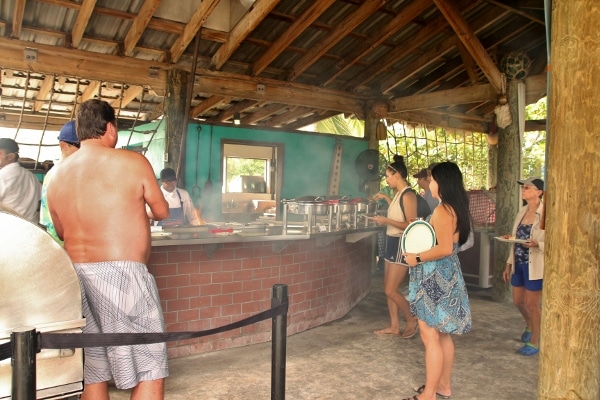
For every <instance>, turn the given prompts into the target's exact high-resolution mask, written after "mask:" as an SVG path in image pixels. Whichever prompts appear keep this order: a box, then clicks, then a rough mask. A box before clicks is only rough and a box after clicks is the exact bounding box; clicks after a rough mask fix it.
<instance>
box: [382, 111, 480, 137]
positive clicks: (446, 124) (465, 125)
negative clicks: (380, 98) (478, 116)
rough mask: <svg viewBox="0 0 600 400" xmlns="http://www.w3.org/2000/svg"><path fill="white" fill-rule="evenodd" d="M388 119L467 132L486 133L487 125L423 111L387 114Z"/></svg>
mask: <svg viewBox="0 0 600 400" xmlns="http://www.w3.org/2000/svg"><path fill="white" fill-rule="evenodd" d="M388 117H389V118H393V119H397V120H399V121H406V122H412V123H416V124H423V125H433V126H438V127H442V128H447V129H458V130H463V131H469V132H481V133H487V132H488V131H489V124H488V123H487V122H469V121H465V120H464V119H463V118H462V116H454V115H451V114H437V113H432V112H428V111H426V110H423V111H404V112H393V113H389V114H388Z"/></svg>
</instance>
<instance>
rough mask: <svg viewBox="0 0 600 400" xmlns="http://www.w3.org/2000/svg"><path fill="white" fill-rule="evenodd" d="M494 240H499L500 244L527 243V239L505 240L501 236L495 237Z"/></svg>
mask: <svg viewBox="0 0 600 400" xmlns="http://www.w3.org/2000/svg"><path fill="white" fill-rule="evenodd" d="M494 239H496V240H499V241H501V242H506V243H528V242H529V239H516V238H512V237H511V238H509V239H506V238H504V237H502V236H496V237H495V238H494Z"/></svg>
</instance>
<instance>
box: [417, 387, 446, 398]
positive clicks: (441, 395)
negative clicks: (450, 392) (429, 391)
mask: <svg viewBox="0 0 600 400" xmlns="http://www.w3.org/2000/svg"><path fill="white" fill-rule="evenodd" d="M413 390H414V391H415V392H417V393H419V394H421V393H423V390H425V385H421V386H419V387H416V388H413ZM435 395H436V396H437V397H439V398H440V399H444V400H447V399H449V398H450V397H452V396H446V395H445V394H441V393H438V392H435Z"/></svg>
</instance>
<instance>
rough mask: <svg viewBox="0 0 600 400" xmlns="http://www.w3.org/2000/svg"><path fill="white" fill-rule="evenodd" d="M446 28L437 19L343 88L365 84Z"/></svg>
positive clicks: (440, 19)
mask: <svg viewBox="0 0 600 400" xmlns="http://www.w3.org/2000/svg"><path fill="white" fill-rule="evenodd" d="M446 28H447V24H446V23H445V21H444V18H442V17H439V18H437V19H435V21H434V23H430V24H428V25H427V26H426V27H424V28H423V29H422V30H420V31H419V32H418V33H417V34H416V35H415V36H414V37H413V38H412V39H411V41H410V43H407V44H406V45H404V46H397V47H396V48H394V49H393V50H392V51H390V52H389V53H387V54H386V55H384V56H382V57H380V58H379V59H378V60H377V61H376V62H374V63H372V64H371V66H370V67H367V68H365V69H364V70H363V71H362V72H361V73H359V74H358V75H357V76H356V77H354V78H353V79H351V80H349V81H348V82H347V83H346V84H345V85H344V87H345V88H346V89H348V90H351V89H353V88H356V87H359V86H360V85H364V84H366V83H367V82H369V81H371V80H372V79H374V78H375V77H377V76H378V75H379V74H381V72H382V71H386V70H387V69H388V68H389V67H390V66H391V65H393V64H394V63H396V62H398V60H400V59H401V58H402V57H404V56H406V55H407V54H409V53H411V52H413V51H414V50H415V49H417V48H418V47H419V46H420V45H421V44H423V43H424V42H425V41H426V40H427V39H428V38H429V37H431V36H432V35H435V34H437V33H439V32H441V31H443V30H444V29H446ZM382 88H383V89H385V88H386V86H382Z"/></svg>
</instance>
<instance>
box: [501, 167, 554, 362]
mask: <svg viewBox="0 0 600 400" xmlns="http://www.w3.org/2000/svg"><path fill="white" fill-rule="evenodd" d="M517 182H518V183H519V185H521V198H522V199H523V201H524V202H525V203H526V204H525V205H524V206H523V207H522V208H521V209H520V210H519V212H518V213H517V216H516V218H515V223H514V226H513V229H512V236H511V237H512V238H514V239H516V240H519V239H520V240H521V242H522V243H512V244H511V249H510V252H509V255H508V260H506V268H505V269H504V273H503V277H504V282H509V280H510V284H511V285H512V287H513V290H512V295H513V303H514V304H515V305H516V306H517V308H518V309H519V312H520V313H521V315H522V316H523V318H524V319H525V324H526V325H525V332H523V334H522V335H521V340H522V341H523V343H525V344H524V345H523V347H521V348H520V349H519V350H518V353H519V354H522V355H524V356H532V355H534V354H537V353H538V352H539V347H540V327H541V324H542V282H543V279H542V278H543V277H544V241H545V238H546V231H545V230H544V229H542V227H541V223H542V214H543V211H544V204H543V203H542V200H541V199H542V195H543V194H544V181H543V180H541V179H540V178H529V179H527V180H522V181H517ZM523 240H526V241H525V242H523ZM511 275H512V277H511Z"/></svg>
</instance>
